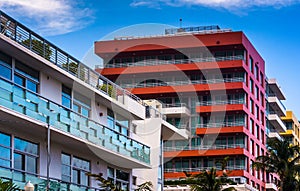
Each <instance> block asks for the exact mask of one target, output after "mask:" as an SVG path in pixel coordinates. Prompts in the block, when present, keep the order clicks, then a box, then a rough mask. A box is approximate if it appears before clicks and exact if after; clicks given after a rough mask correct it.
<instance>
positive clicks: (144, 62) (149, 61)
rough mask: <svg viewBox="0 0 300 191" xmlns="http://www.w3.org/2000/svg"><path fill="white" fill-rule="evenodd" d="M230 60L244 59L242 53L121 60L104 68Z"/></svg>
mask: <svg viewBox="0 0 300 191" xmlns="http://www.w3.org/2000/svg"><path fill="white" fill-rule="evenodd" d="M230 60H244V56H243V55H236V56H225V57H213V56H211V57H202V58H190V59H171V60H160V59H146V60H142V61H137V62H135V61H132V62H125V63H124V62H122V63H108V64H106V65H105V66H104V67H105V68H126V67H134V66H157V65H166V64H191V63H201V62H220V61H230Z"/></svg>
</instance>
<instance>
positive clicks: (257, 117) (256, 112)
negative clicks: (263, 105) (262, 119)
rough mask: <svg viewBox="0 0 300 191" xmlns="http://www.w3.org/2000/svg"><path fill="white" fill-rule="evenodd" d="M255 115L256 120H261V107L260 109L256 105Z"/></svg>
mask: <svg viewBox="0 0 300 191" xmlns="http://www.w3.org/2000/svg"><path fill="white" fill-rule="evenodd" d="M255 108H256V109H255V110H256V111H255V114H256V119H259V115H260V112H259V107H258V105H255Z"/></svg>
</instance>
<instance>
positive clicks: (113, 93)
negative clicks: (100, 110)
mask: <svg viewBox="0 0 300 191" xmlns="http://www.w3.org/2000/svg"><path fill="white" fill-rule="evenodd" d="M100 90H102V91H104V92H106V93H107V94H108V95H109V96H110V97H112V98H116V90H115V88H114V87H113V86H112V85H110V84H103V85H102V86H100Z"/></svg>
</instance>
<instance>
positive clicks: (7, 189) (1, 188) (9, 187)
mask: <svg viewBox="0 0 300 191" xmlns="http://www.w3.org/2000/svg"><path fill="white" fill-rule="evenodd" d="M15 190H20V189H19V187H17V186H16V185H15V184H14V183H12V182H11V181H3V180H2V179H0V191H15Z"/></svg>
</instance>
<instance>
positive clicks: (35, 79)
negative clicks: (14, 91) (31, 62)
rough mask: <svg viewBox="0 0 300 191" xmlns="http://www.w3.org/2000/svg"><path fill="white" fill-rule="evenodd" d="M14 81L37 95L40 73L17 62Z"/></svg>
mask: <svg viewBox="0 0 300 191" xmlns="http://www.w3.org/2000/svg"><path fill="white" fill-rule="evenodd" d="M14 81H15V83H16V84H18V85H20V86H22V87H24V88H26V89H28V90H31V91H33V92H36V93H37V91H38V84H39V72H38V71H36V70H34V69H32V68H30V67H29V66H26V65H25V64H23V63H21V62H19V61H16V69H15V76H14Z"/></svg>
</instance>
